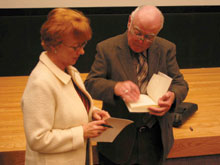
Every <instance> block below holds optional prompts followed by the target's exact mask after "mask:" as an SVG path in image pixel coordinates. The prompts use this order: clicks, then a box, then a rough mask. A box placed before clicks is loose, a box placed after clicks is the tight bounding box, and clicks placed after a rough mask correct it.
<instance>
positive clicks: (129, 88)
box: [114, 81, 140, 102]
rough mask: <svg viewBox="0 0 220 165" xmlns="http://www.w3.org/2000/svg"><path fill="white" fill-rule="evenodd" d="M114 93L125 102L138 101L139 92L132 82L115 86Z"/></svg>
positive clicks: (119, 83) (124, 82)
mask: <svg viewBox="0 0 220 165" xmlns="http://www.w3.org/2000/svg"><path fill="white" fill-rule="evenodd" d="M114 93H115V95H117V96H120V97H121V98H122V99H123V100H124V101H125V102H135V101H137V100H138V99H139V96H140V90H139V88H138V86H137V85H136V84H135V83H133V82H132V81H122V82H118V83H116V85H115V88H114Z"/></svg>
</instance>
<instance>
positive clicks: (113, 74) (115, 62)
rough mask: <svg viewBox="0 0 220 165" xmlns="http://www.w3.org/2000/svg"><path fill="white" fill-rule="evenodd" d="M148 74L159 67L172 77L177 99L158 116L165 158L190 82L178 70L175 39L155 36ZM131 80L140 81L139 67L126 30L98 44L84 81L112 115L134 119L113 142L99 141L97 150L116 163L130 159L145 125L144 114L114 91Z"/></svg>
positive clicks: (149, 55) (171, 87)
mask: <svg viewBox="0 0 220 165" xmlns="http://www.w3.org/2000/svg"><path fill="white" fill-rule="evenodd" d="M148 66H149V70H148V76H147V79H148V80H149V79H150V78H151V76H152V75H153V73H158V71H160V72H163V73H165V74H167V75H168V76H170V77H172V78H173V81H172V84H171V86H170V89H169V90H170V91H173V92H174V93H175V96H176V99H175V103H174V105H173V106H172V108H171V110H170V111H169V112H168V113H166V114H165V115H164V116H162V117H156V118H157V120H158V121H159V124H160V127H161V136H162V143H163V153H164V154H163V158H164V159H165V158H166V157H167V155H168V153H169V151H170V149H171V147H172V145H173V141H174V140H173V131H172V117H171V113H172V112H173V111H174V110H175V107H176V106H177V105H178V104H179V103H180V102H182V101H183V100H184V99H185V97H186V95H187V92H188V85H187V83H186V82H185V81H184V79H183V75H182V74H181V73H180V72H179V67H178V64H177V61H176V47H175V45H174V44H173V43H171V42H169V41H167V40H165V39H162V38H160V37H156V38H155V40H154V42H153V43H152V45H151V47H150V48H149V50H148ZM125 80H131V81H133V82H134V83H136V84H137V76H136V69H135V66H134V63H133V61H132V57H131V55H130V50H129V47H128V41H127V33H124V34H121V35H118V36H115V37H113V38H110V39H107V40H105V41H102V42H100V43H98V44H97V54H96V57H95V61H94V63H93V65H92V68H91V71H90V73H89V75H88V77H87V79H86V81H85V85H86V88H87V90H88V91H89V92H90V94H91V95H92V97H93V98H94V99H99V100H102V101H103V109H105V110H107V111H108V112H109V113H110V115H111V116H113V117H119V118H126V119H131V120H133V121H134V122H135V123H134V124H131V125H129V126H128V127H126V128H125V129H124V130H123V131H122V132H121V133H120V134H119V136H118V137H117V138H116V139H115V140H114V142H113V143H100V144H98V150H99V152H101V153H102V154H103V155H105V156H106V157H107V158H109V159H110V160H112V161H113V162H115V163H118V164H121V163H124V162H126V161H127V160H128V158H129V155H130V154H131V151H132V147H133V144H134V141H135V137H136V127H139V126H141V125H145V124H146V123H145V121H146V120H145V115H146V114H145V115H144V114H132V113H129V112H128V109H127V108H126V105H125V104H124V102H123V100H122V99H121V98H120V97H117V96H115V95H114V86H115V84H116V83H117V82H118V81H125Z"/></svg>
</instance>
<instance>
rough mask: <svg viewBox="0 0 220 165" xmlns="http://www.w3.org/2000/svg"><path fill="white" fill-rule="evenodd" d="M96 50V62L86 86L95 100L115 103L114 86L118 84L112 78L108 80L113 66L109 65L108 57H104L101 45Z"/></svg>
mask: <svg viewBox="0 0 220 165" xmlns="http://www.w3.org/2000/svg"><path fill="white" fill-rule="evenodd" d="M96 49H97V54H96V56H95V61H94V63H93V65H92V69H91V71H90V73H89V75H88V77H87V79H86V81H85V86H86V89H87V90H88V91H89V92H90V94H91V96H92V97H93V98H94V99H98V100H102V101H104V102H108V103H113V102H114V97H115V95H114V86H115V84H116V82H115V81H114V80H112V79H110V77H109V79H108V75H109V68H110V67H111V66H110V65H109V64H108V60H107V59H106V58H107V57H106V56H104V53H105V52H103V51H104V49H102V47H101V46H100V45H99V44H98V45H97V48H96ZM107 54H108V52H107ZM108 67H109V68H108Z"/></svg>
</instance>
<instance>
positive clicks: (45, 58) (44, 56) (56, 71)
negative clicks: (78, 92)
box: [39, 51, 71, 84]
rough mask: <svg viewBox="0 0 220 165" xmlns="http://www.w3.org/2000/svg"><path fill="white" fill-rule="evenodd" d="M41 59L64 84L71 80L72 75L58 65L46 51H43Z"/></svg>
mask: <svg viewBox="0 0 220 165" xmlns="http://www.w3.org/2000/svg"><path fill="white" fill-rule="evenodd" d="M39 59H40V62H42V63H43V64H44V65H45V66H46V67H47V68H48V69H49V70H50V71H51V72H52V73H53V74H54V75H55V76H56V77H57V78H58V79H60V81H62V82H63V83H64V84H67V83H68V82H69V81H70V79H71V76H70V75H69V74H67V73H65V72H64V71H62V70H61V69H60V68H59V67H57V66H56V65H55V64H54V63H53V62H52V61H51V60H50V58H49V57H48V56H47V52H46V51H45V52H42V53H41V55H40V58H39Z"/></svg>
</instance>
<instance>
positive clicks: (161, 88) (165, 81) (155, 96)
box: [126, 72, 172, 112]
mask: <svg viewBox="0 0 220 165" xmlns="http://www.w3.org/2000/svg"><path fill="white" fill-rule="evenodd" d="M171 82H172V78H171V77H169V76H167V75H165V74H163V73H161V72H159V73H158V74H153V76H152V77H151V79H150V81H149V83H148V85H147V93H148V95H146V94H141V95H140V98H139V100H138V101H137V102H129V103H126V105H127V108H128V110H129V112H149V110H148V107H150V106H151V107H152V106H158V100H159V98H160V97H162V96H163V95H164V94H165V93H166V92H167V91H168V89H169V87H170V84H171Z"/></svg>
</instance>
